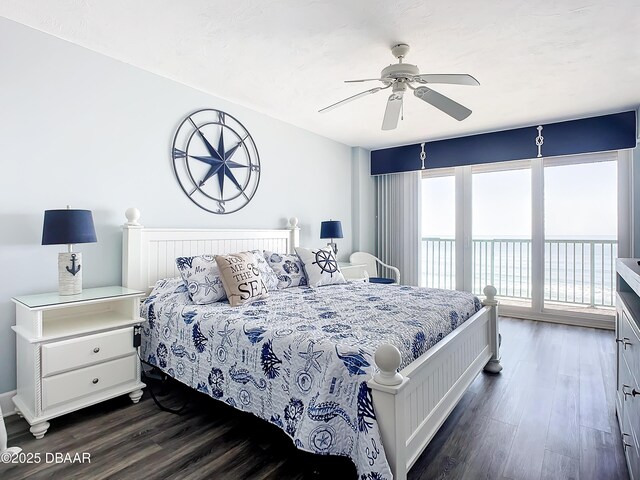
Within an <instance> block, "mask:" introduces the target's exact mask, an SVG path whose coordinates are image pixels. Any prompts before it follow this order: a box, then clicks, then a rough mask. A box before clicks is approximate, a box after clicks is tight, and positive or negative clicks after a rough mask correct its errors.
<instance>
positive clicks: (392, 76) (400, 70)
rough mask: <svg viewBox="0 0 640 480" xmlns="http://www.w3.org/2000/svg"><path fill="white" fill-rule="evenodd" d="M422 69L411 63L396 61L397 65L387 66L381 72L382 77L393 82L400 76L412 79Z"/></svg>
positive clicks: (408, 79)
mask: <svg viewBox="0 0 640 480" xmlns="http://www.w3.org/2000/svg"><path fill="white" fill-rule="evenodd" d="M419 73H420V70H418V67H416V66H415V65H411V64H410V63H396V64H395V65H389V66H388V67H387V68H385V69H383V70H382V72H380V78H381V79H383V80H387V79H388V81H389V82H392V81H394V80H397V79H399V78H404V79H405V80H407V81H411V80H412V79H413V77H414V76H416V75H418V74H419Z"/></svg>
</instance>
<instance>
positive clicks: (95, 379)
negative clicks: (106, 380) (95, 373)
mask: <svg viewBox="0 0 640 480" xmlns="http://www.w3.org/2000/svg"><path fill="white" fill-rule="evenodd" d="M92 381H93V384H94V385H95V384H96V383H98V382H99V381H100V380H99V379H97V378H94V379H93V380H92Z"/></svg>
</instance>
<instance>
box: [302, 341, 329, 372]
mask: <svg viewBox="0 0 640 480" xmlns="http://www.w3.org/2000/svg"><path fill="white" fill-rule="evenodd" d="M314 345H315V342H313V341H310V342H309V346H307V351H306V352H298V355H299V356H301V357H302V358H304V359H305V365H304V371H305V372H308V371H309V370H310V369H311V367H313V368H315V369H316V370H317V371H319V372H321V371H322V368H321V367H320V364H319V363H318V358H320V357H321V356H322V354H323V353H324V350H319V351H317V352H315V351H314V350H313V346H314Z"/></svg>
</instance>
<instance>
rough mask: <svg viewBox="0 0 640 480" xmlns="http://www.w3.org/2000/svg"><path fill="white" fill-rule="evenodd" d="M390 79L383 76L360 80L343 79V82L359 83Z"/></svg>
mask: <svg viewBox="0 0 640 480" xmlns="http://www.w3.org/2000/svg"><path fill="white" fill-rule="evenodd" d="M385 81H390V80H387V79H385V78H363V79H360V80H345V81H344V83H361V82H385Z"/></svg>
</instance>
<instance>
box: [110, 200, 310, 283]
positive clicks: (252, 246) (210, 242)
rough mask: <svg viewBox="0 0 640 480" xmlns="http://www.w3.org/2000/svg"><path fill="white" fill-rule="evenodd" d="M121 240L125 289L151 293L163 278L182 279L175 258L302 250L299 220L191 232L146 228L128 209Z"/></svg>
mask: <svg viewBox="0 0 640 480" xmlns="http://www.w3.org/2000/svg"><path fill="white" fill-rule="evenodd" d="M125 215H126V217H127V223H125V224H124V232H123V236H122V285H123V286H125V287H128V288H133V289H136V290H142V291H145V292H150V291H151V289H152V288H153V286H154V285H155V283H156V281H157V280H159V279H161V278H167V277H177V276H179V273H178V270H177V267H176V262H175V260H176V257H181V256H191V255H201V254H205V253H208V254H213V255H215V254H224V253H234V252H242V251H246V250H271V251H274V252H289V253H293V252H294V249H295V247H297V246H299V242H300V228H298V219H297V218H295V217H292V218H291V219H290V220H289V227H288V228H284V229H273V230H264V229H260V230H249V229H247V230H244V229H243V230H217V229H195V228H194V229H191V228H145V227H143V226H142V225H140V223H138V220H139V219H140V211H139V210H138V209H136V208H129V209H128V210H127V211H126V212H125Z"/></svg>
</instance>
